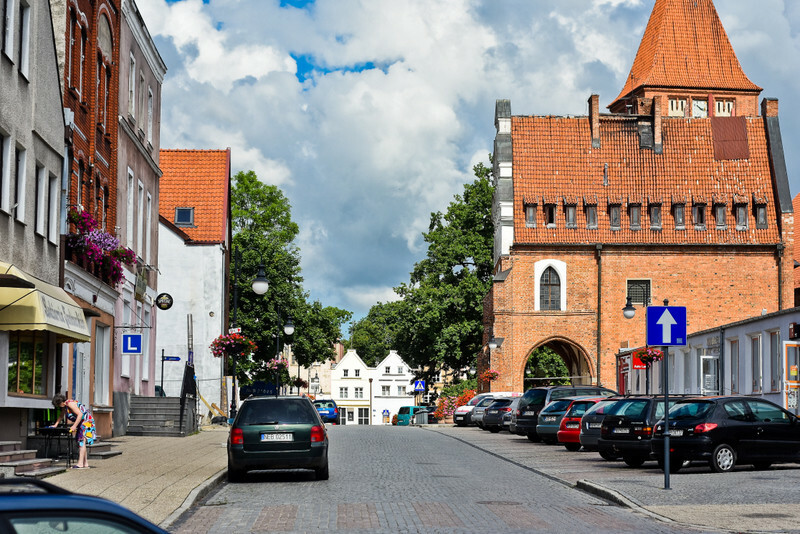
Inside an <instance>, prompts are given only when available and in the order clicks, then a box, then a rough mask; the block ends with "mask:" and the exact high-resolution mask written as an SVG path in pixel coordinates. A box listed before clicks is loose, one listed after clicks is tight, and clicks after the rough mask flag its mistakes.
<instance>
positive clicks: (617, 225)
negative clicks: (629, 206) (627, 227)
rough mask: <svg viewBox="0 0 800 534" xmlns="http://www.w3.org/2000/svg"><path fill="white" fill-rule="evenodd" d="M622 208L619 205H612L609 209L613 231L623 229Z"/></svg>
mask: <svg viewBox="0 0 800 534" xmlns="http://www.w3.org/2000/svg"><path fill="white" fill-rule="evenodd" d="M621 211H622V206H620V205H619V204H612V205H611V206H609V207H608V216H609V219H610V225H611V229H612V230H619V229H621V228H622V222H621V215H620V212H621Z"/></svg>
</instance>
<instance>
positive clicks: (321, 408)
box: [314, 399, 339, 425]
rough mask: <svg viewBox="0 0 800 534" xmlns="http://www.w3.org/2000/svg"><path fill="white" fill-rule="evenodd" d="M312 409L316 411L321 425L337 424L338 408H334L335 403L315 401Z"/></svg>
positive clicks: (321, 400) (331, 401)
mask: <svg viewBox="0 0 800 534" xmlns="http://www.w3.org/2000/svg"><path fill="white" fill-rule="evenodd" d="M314 408H316V409H317V412H318V413H319V416H320V418H322V422H323V423H333V424H334V425H335V424H338V423H339V407H338V406H336V402H335V401H333V400H323V399H320V400H315V401H314Z"/></svg>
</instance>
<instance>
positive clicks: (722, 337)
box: [700, 328, 725, 395]
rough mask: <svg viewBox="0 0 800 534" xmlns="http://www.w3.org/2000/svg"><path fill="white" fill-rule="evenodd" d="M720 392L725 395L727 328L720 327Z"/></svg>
mask: <svg viewBox="0 0 800 534" xmlns="http://www.w3.org/2000/svg"><path fill="white" fill-rule="evenodd" d="M700 378H703V377H702V374H701V376H700ZM719 394H720V395H725V328H720V329H719Z"/></svg>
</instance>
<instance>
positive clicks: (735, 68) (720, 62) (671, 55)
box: [609, 0, 761, 107]
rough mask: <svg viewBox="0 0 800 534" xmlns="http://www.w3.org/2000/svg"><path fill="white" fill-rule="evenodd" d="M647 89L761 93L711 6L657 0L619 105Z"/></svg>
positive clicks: (691, 0) (702, 1)
mask: <svg viewBox="0 0 800 534" xmlns="http://www.w3.org/2000/svg"><path fill="white" fill-rule="evenodd" d="M645 86H647V87H660V88H669V87H680V88H696V89H713V90H732V91H755V92H760V91H761V88H760V87H758V86H757V85H755V84H754V83H753V82H751V81H750V80H749V79H748V77H747V76H746V75H745V73H744V71H742V67H741V65H740V64H739V60H738V59H737V58H736V54H735V53H734V51H733V47H731V43H730V41H729V40H728V35H727V34H726V33H725V28H723V27H722V22H721V21H720V19H719V15H718V14H717V10H716V9H715V8H714V3H713V2H712V0H656V4H655V7H653V12H652V14H651V15H650V21H649V22H648V23H647V28H646V29H645V32H644V37H642V42H641V44H640V45H639V51H638V52H637V53H636V59H635V60H634V62H633V67H632V68H631V72H630V74H629V75H628V78H627V80H626V81H625V87H624V88H623V89H622V92H621V93H620V94H619V96H618V97H617V98H616V100H617V101H619V100H620V99H622V98H624V97H627V96H629V95H630V94H631V93H632V92H634V91H636V90H637V89H639V88H641V87H645ZM612 106H613V104H612V105H611V106H609V107H612Z"/></svg>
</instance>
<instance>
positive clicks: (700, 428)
mask: <svg viewBox="0 0 800 534" xmlns="http://www.w3.org/2000/svg"><path fill="white" fill-rule="evenodd" d="M715 428H717V423H700V424H699V425H697V426H696V427H694V433H695V434H701V433H703V432H708V431H709V430H714V429H715Z"/></svg>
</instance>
